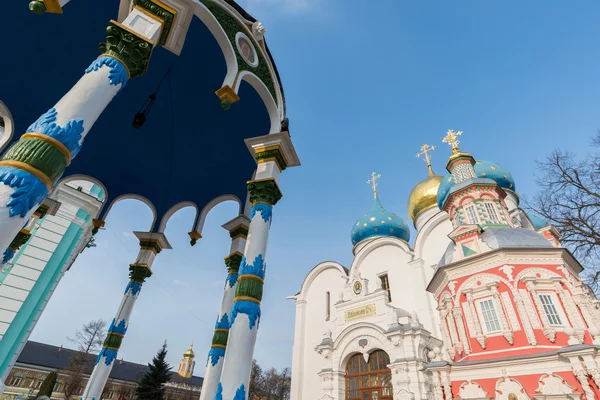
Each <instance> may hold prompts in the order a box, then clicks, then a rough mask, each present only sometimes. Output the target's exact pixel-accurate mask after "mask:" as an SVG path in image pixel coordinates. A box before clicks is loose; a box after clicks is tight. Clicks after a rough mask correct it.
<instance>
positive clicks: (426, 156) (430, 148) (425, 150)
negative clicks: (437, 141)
mask: <svg viewBox="0 0 600 400" xmlns="http://www.w3.org/2000/svg"><path fill="white" fill-rule="evenodd" d="M433 150H435V146H430V145H428V144H425V143H423V145H422V146H421V152H420V153H417V157H421V156H423V158H424V159H425V163H427V166H428V167H431V156H430V155H429V152H430V151H433Z"/></svg>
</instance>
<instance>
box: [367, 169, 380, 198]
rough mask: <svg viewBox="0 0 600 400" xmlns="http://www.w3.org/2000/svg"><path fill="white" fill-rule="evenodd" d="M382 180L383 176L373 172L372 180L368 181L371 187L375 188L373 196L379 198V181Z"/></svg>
mask: <svg viewBox="0 0 600 400" xmlns="http://www.w3.org/2000/svg"><path fill="white" fill-rule="evenodd" d="M380 178H381V174H376V173H375V172H371V179H369V180H368V181H367V183H368V184H369V185H371V187H372V188H373V196H374V197H377V185H378V183H377V181H378V180H379V179H380Z"/></svg>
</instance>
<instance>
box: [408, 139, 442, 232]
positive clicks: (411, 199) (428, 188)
mask: <svg viewBox="0 0 600 400" xmlns="http://www.w3.org/2000/svg"><path fill="white" fill-rule="evenodd" d="M432 150H435V146H429V145H427V144H423V145H422V146H421V152H420V153H417V157H421V156H424V159H425V162H426V163H427V169H428V171H429V172H428V174H427V179H425V180H423V181H421V182H419V183H417V185H416V186H415V187H414V188H413V190H412V191H411V192H410V196H408V204H407V206H406V211H407V213H408V217H409V218H410V219H411V221H413V222H414V221H415V219H416V218H417V215H419V214H420V213H421V212H422V211H425V210H427V209H429V208H431V207H434V206H436V204H437V203H436V196H437V192H438V188H439V187H440V183H441V182H442V179H443V177H441V176H439V175H436V174H434V173H433V169H431V156H430V155H429V152H430V151H432Z"/></svg>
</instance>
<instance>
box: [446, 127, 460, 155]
mask: <svg viewBox="0 0 600 400" xmlns="http://www.w3.org/2000/svg"><path fill="white" fill-rule="evenodd" d="M460 135H462V131H456V132H454V131H453V130H452V129H449V130H448V132H447V133H446V137H445V138H444V139H443V140H442V142H444V143H448V144H449V145H450V147H452V154H455V153H460V149H459V148H458V144H459V143H460V141H459V140H458V137H459V136H460Z"/></svg>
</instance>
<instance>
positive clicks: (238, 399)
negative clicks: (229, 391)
mask: <svg viewBox="0 0 600 400" xmlns="http://www.w3.org/2000/svg"><path fill="white" fill-rule="evenodd" d="M233 400H246V389H245V388H244V384H243V383H242V385H241V386H240V387H239V388H238V390H236V391H235V396H234V397H233Z"/></svg>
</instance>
